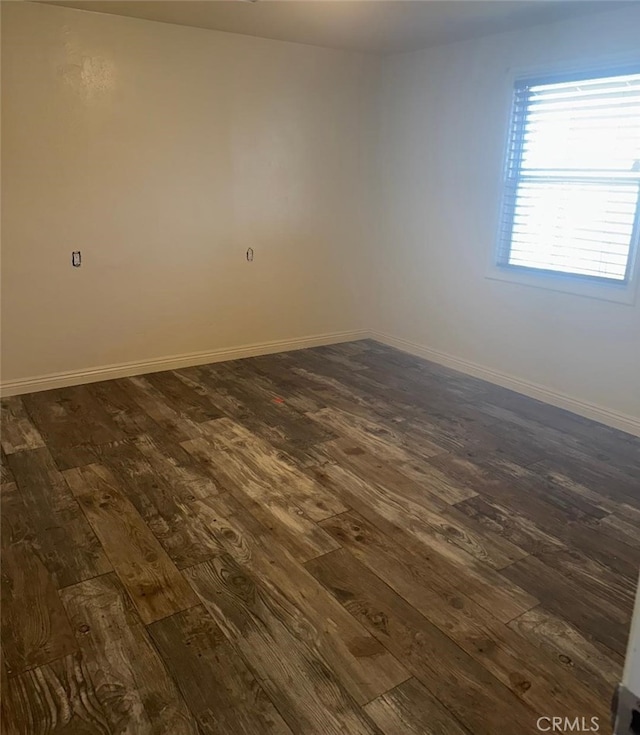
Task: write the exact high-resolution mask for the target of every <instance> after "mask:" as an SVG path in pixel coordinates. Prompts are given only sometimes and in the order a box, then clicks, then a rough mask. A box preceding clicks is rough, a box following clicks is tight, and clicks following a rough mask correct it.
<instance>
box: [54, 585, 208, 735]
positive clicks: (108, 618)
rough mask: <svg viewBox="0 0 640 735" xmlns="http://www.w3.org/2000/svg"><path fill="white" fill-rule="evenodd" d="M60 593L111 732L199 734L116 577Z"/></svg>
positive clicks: (133, 734)
mask: <svg viewBox="0 0 640 735" xmlns="http://www.w3.org/2000/svg"><path fill="white" fill-rule="evenodd" d="M61 596H62V600H63V603H64V606H65V608H66V610H67V613H68V615H69V619H70V621H71V625H72V626H73V629H74V631H75V633H76V636H77V638H78V643H79V646H80V650H81V653H82V658H83V662H84V667H85V670H86V671H87V675H86V676H87V678H88V679H89V680H90V681H91V682H92V689H93V691H94V692H95V697H96V698H97V699H98V701H99V702H100V703H101V704H102V706H103V708H104V712H105V715H106V718H107V720H108V723H109V727H110V729H111V732H112V733H114V734H115V733H127V734H129V733H130V735H137V733H144V734H145V735H147V734H148V735H165V734H166V733H172V735H173V734H174V733H175V735H198V727H197V724H196V721H195V719H194V717H193V715H192V714H191V713H190V711H189V709H188V708H187V706H186V704H185V703H184V700H183V699H182V697H181V696H180V694H179V692H178V690H177V688H176V686H175V683H174V682H173V680H172V679H171V677H170V676H169V675H168V673H167V671H166V669H165V668H164V666H163V664H162V662H161V660H160V657H159V655H158V653H157V652H156V649H155V648H154V646H153V645H152V643H151V640H150V638H149V636H148V633H147V631H146V629H145V627H144V626H143V624H142V622H141V621H140V618H139V617H138V615H137V613H136V611H135V610H134V608H133V606H132V605H131V602H130V600H129V598H128V597H127V594H126V592H125V590H124V588H123V586H122V585H121V584H120V582H119V581H118V579H117V577H116V576H115V575H114V574H105V575H102V576H101V577H96V578H95V579H91V580H88V581H86V582H81V583H80V584H77V585H74V586H72V587H67V588H66V589H65V590H63V591H62V593H61Z"/></svg>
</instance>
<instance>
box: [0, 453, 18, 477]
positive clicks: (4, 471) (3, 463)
mask: <svg viewBox="0 0 640 735" xmlns="http://www.w3.org/2000/svg"><path fill="white" fill-rule="evenodd" d="M14 480H15V478H14V476H13V473H12V472H11V468H10V467H9V462H8V460H7V455H6V454H5V453H4V449H2V450H0V484H4V483H6V482H14Z"/></svg>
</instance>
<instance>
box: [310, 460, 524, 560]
mask: <svg viewBox="0 0 640 735" xmlns="http://www.w3.org/2000/svg"><path fill="white" fill-rule="evenodd" d="M323 475H324V476H325V477H327V478H329V480H330V481H331V482H332V483H333V486H335V487H339V488H342V493H343V497H344V502H345V503H346V504H347V505H349V506H351V507H353V508H355V507H356V505H357V506H358V508H361V507H363V506H366V507H367V508H368V509H370V511H371V512H373V513H376V514H377V515H378V516H380V517H381V518H384V519H385V520H386V521H388V522H389V523H390V524H392V525H394V526H395V527H396V528H398V529H401V530H403V531H404V532H405V533H407V534H409V535H411V536H413V537H414V538H415V539H416V540H417V541H419V542H420V543H422V544H423V545H424V546H425V547H427V548H429V549H432V550H433V551H435V552H436V553H438V554H439V555H441V556H443V557H445V558H447V559H449V560H450V561H451V562H453V563H455V564H459V565H461V566H462V567H472V568H473V567H475V568H479V567H478V563H481V564H482V565H483V566H485V565H486V566H487V567H493V568H495V569H500V568H502V567H505V566H508V565H509V564H511V563H512V562H513V561H516V560H518V559H522V558H524V557H525V556H526V555H527V554H526V552H525V551H523V550H522V549H519V548H518V547H517V546H514V545H513V544H511V543H510V542H509V541H506V540H504V539H501V538H500V537H499V536H497V535H494V534H493V533H492V532H489V531H486V532H482V531H481V530H479V529H478V528H477V527H474V525H472V524H471V523H467V522H466V520H465V516H464V514H462V513H460V512H459V511H457V509H456V508H450V507H448V506H446V505H445V506H440V507H439V506H437V505H434V503H433V501H432V500H431V499H429V498H428V497H427V496H426V495H425V494H424V493H420V492H419V490H418V491H417V492H410V490H409V488H408V487H406V486H405V487H403V488H402V489H400V490H397V489H395V488H394V487H393V486H391V485H389V484H385V485H384V486H381V485H379V484H378V483H376V482H371V481H366V480H362V479H361V478H360V477H358V476H356V475H355V474H353V473H352V472H350V471H348V470H345V469H344V468H343V467H342V466H339V465H332V464H328V465H325V466H324V467H323Z"/></svg>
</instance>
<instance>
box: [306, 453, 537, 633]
mask: <svg viewBox="0 0 640 735" xmlns="http://www.w3.org/2000/svg"><path fill="white" fill-rule="evenodd" d="M313 473H314V476H315V477H316V478H317V479H318V480H319V481H320V482H324V483H326V484H328V486H329V487H334V488H335V489H336V492H342V493H345V492H347V494H346V495H343V497H344V498H345V501H346V502H348V503H349V504H350V505H351V507H352V508H353V509H354V510H355V511H357V512H358V513H359V514H360V515H361V516H362V517H363V518H366V519H367V520H368V521H369V522H370V523H372V524H373V525H374V526H376V527H378V528H379V529H380V530H382V531H383V532H384V533H385V535H387V536H389V538H391V539H393V541H394V542H395V543H396V544H397V545H398V546H399V547H400V548H401V549H406V550H407V551H409V552H411V553H413V554H415V555H417V556H419V557H420V558H422V559H424V560H425V561H428V563H429V565H430V568H431V569H432V570H434V573H435V574H437V575H438V576H441V577H443V578H446V579H448V580H450V582H451V584H453V585H454V586H455V587H456V589H461V590H464V591H465V594H467V595H468V596H469V597H470V598H471V599H473V600H475V601H476V602H477V603H478V604H480V605H482V606H483V607H485V608H487V609H489V610H494V611H495V615H496V616H497V617H498V618H499V619H500V620H502V621H503V622H508V621H509V620H511V619H512V618H514V617H516V616H517V615H520V614H521V613H522V612H524V611H525V610H529V609H531V608H532V607H535V605H537V604H538V602H539V600H538V599H537V598H535V597H534V596H533V595H531V594H529V593H528V592H526V591H525V590H523V589H522V588H520V587H518V586H517V585H514V584H508V583H505V578H504V577H501V576H500V575H499V574H498V573H497V572H496V571H495V570H493V569H491V568H489V567H487V566H486V565H478V564H476V563H475V562H473V563H469V560H467V564H465V565H464V566H461V565H460V564H458V563H456V562H454V561H452V560H450V559H449V558H448V557H447V556H443V555H442V554H440V553H438V552H437V551H435V550H434V549H433V548H431V547H429V546H427V545H425V544H423V543H422V542H421V540H420V538H418V537H416V536H415V535H413V534H411V533H409V532H408V530H407V529H406V528H404V526H403V527H400V526H398V525H396V524H395V523H393V522H391V521H389V520H387V518H386V517H384V516H383V515H380V513H379V512H377V511H376V510H375V509H374V508H372V507H371V506H369V505H368V504H367V503H366V502H362V501H361V500H360V498H359V496H358V495H357V494H354V493H348V484H346V483H343V482H336V480H334V479H332V476H334V477H335V476H337V474H339V473H336V472H334V471H332V468H331V467H330V466H327V465H325V466H322V467H319V468H316V469H315V470H313ZM469 559H472V558H471V557H469Z"/></svg>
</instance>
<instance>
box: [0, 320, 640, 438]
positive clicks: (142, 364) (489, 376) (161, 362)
mask: <svg viewBox="0 0 640 735" xmlns="http://www.w3.org/2000/svg"><path fill="white" fill-rule="evenodd" d="M367 338H371V339H375V340H377V341H378V342H382V343H383V344H386V345H389V346H390V347H396V348H397V349H399V350H402V351H403V352H408V353H410V354H412V355H416V356H417V357H423V358H424V359H425V360H431V361H432V362H436V363H438V364H440V365H445V366H446V367H450V368H452V369H453V370H459V371H460V372H461V373H465V374H467V375H473V376H474V377H476V378H481V379H482V380H486V381H488V382H489V383H494V384H495V385H500V386H502V387H503V388H509V389H510V390H513V391H516V392H517V393H522V394H523V395H525V396H529V397H531V398H537V399H538V400H539V401H543V402H544V403H549V404H551V405H552V406H557V407H558V408H564V409H566V410H568V411H572V412H573V413H576V414H578V415H579V416H584V417H585V418H588V419H592V420H594V421H599V422H600V423H602V424H605V425H607V426H611V427H613V428H614V429H620V430H622V431H626V432H628V433H629V434H633V435H635V436H640V419H638V418H635V417H634V416H629V415H626V414H623V413H618V412H617V411H612V410H610V409H608V408H604V407H602V406H597V405H595V404H593V403H588V402H587V401H582V400H580V399H578V398H573V397H572V396H568V395H566V394H564V393H559V392H558V391H554V390H551V389H550V388H546V387H545V386H543V385H538V384H537V383H532V382H530V381H528V380H523V379H522V378H516V377H514V376H513V375H508V374H507V373H502V372H500V371H498V370H494V369H492V368H488V367H485V366H483V365H478V364H477V363H474V362H470V361H469V360H464V359H462V358H459V357H454V356H453V355H449V354H447V353H445V352H440V351H439V350H434V349H431V348H429V347H425V346H424V345H419V344H416V343H415V342H410V341H409V340H406V339H401V338H399V337H393V336H391V335H389V334H384V333H382V332H376V331H366V330H354V331H349V332H333V333H330V334H319V335H315V336H312V337H299V338H296V339H288V340H278V341H273V342H262V343H259V344H253V345H244V346H241V347H230V348H225V349H218V350H208V351H204V352H191V353H188V354H183V355H172V356H170V357H159V358H154V359H152V360H141V361H136V362H124V363H119V364H116V365H105V366H103V367H96V368H89V369H87V370H71V371H68V372H62V373H51V374H49V375H40V376H37V377H33V378H22V379H20V380H7V381H5V382H3V383H1V384H0V394H2V395H3V396H14V395H20V394H22V393H33V392H36V391H42V390H50V389H52V388H64V387H65V386H69V385H82V384H83V383H95V382H98V381H100V380H111V379H113V378H125V377H128V376H131V375H144V374H145V373H154V372H159V371H160V370H176V369H178V368H183V367H191V366H193V365H206V364H207V363H211V362H223V361H225V360H237V359H240V358H242V357H255V356H256V355H270V354H273V353H276V352H287V351H288V350H300V349H304V348H305V347H319V346H321V345H330V344H339V343H340V342H352V341H354V340H359V339H367Z"/></svg>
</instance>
